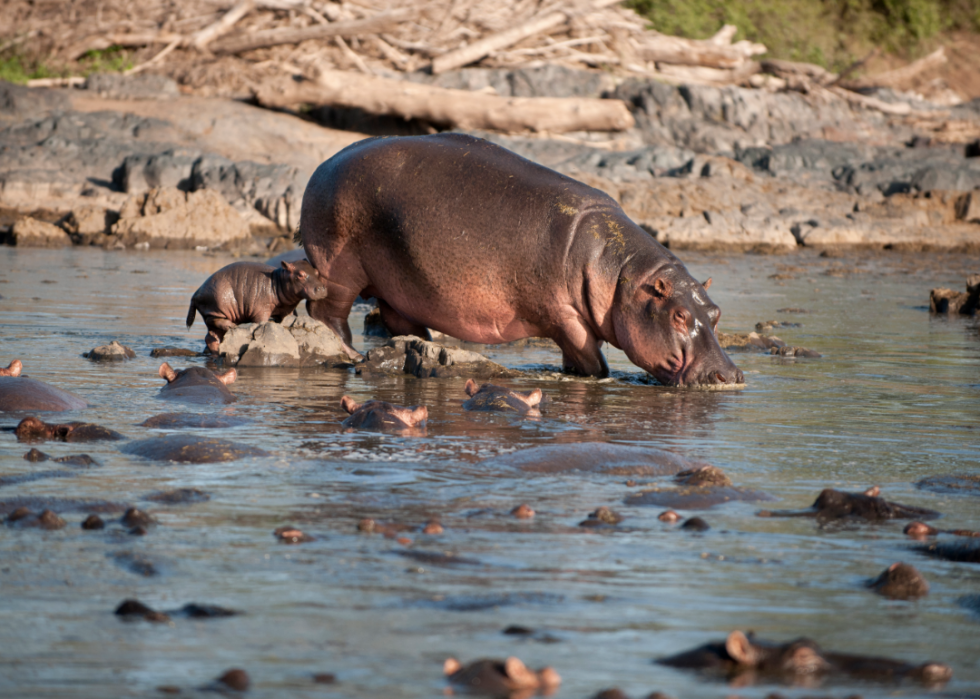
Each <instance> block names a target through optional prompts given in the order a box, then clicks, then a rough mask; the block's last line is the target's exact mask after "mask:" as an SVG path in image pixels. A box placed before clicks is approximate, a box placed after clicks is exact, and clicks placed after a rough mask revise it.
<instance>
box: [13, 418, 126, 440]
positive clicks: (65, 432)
mask: <svg viewBox="0 0 980 699" xmlns="http://www.w3.org/2000/svg"><path fill="white" fill-rule="evenodd" d="M14 434H15V435H17V440H18V441H20V442H43V441H44V440H47V439H53V440H57V441H61V442H98V441H102V440H110V441H118V440H120V439H126V438H125V437H124V436H123V435H121V434H119V433H118V432H116V431H115V430H110V429H109V428H107V427H102V426H101V425H93V424H92V423H89V422H67V423H65V424H63V425H56V424H52V423H47V422H42V421H41V420H38V419H37V418H36V417H25V418H24V419H23V420H21V421H20V424H19V425H17V429H16V430H14Z"/></svg>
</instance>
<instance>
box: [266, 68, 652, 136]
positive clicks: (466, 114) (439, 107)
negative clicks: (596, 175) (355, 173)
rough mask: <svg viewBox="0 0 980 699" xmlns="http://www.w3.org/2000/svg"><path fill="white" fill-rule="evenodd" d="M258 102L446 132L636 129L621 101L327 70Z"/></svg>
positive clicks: (270, 91) (273, 87)
mask: <svg viewBox="0 0 980 699" xmlns="http://www.w3.org/2000/svg"><path fill="white" fill-rule="evenodd" d="M256 99H257V100H258V102H259V104H262V105H263V106H266V107H274V108H287V107H294V106H296V105H299V104H315V105H331V106H336V107H348V108H357V109H362V110H364V111H365V112H368V113H370V114H389V115H392V114H393V115H397V116H400V117H403V118H405V119H421V120H423V121H426V122H429V123H430V124H434V125H438V126H444V127H451V128H458V129H467V130H470V129H490V130H494V131H504V132H511V133H513V132H522V131H539V132H540V131H547V132H551V133H563V132H568V131H622V130H625V129H628V128H630V127H631V126H633V124H634V121H633V116H632V115H631V114H630V112H629V109H627V107H626V104H625V103H624V102H622V101H620V100H611V99H609V100H607V99H588V98H558V97H499V96H497V95H488V94H483V93H478V92H469V91H467V90H447V89H444V88H439V87H432V86H430V85H419V84H417V83H412V82H408V81H400V80H391V79H388V78H380V77H374V76H365V75H356V74H351V73H345V72H342V71H334V70H325V71H321V75H320V78H319V80H317V81H312V80H306V81H301V82H288V83H286V84H283V83H282V82H277V83H274V84H267V85H264V86H262V87H260V89H259V90H258V91H257V92H256Z"/></svg>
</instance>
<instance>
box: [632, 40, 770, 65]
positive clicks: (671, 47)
mask: <svg viewBox="0 0 980 699" xmlns="http://www.w3.org/2000/svg"><path fill="white" fill-rule="evenodd" d="M765 52H766V47H765V46H763V45H762V44H752V43H749V42H747V41H740V42H738V43H737V44H731V45H727V46H726V45H723V44H720V43H715V42H714V41H712V40H711V39H709V40H707V41H699V40H697V39H684V38H682V37H679V36H667V35H666V34H655V35H653V36H651V37H647V38H644V39H643V40H642V41H640V42H639V43H638V46H637V47H636V53H637V55H638V56H639V57H640V58H642V59H643V60H645V61H653V62H654V63H668V64H673V65H682V66H702V67H705V68H738V67H739V66H741V65H742V64H743V63H744V62H745V61H746V60H748V59H749V58H751V57H752V56H756V55H759V54H762V53H765Z"/></svg>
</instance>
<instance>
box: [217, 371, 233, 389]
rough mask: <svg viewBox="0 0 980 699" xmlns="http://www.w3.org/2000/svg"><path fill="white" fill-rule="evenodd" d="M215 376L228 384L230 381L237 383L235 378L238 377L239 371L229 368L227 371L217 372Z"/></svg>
mask: <svg viewBox="0 0 980 699" xmlns="http://www.w3.org/2000/svg"><path fill="white" fill-rule="evenodd" d="M215 376H216V377H217V379H218V381H220V382H221V383H223V384H224V385H225V386H227V385H228V384H230V383H235V379H237V378H238V372H237V371H235V370H234V369H229V370H228V371H226V372H225V373H223V374H215Z"/></svg>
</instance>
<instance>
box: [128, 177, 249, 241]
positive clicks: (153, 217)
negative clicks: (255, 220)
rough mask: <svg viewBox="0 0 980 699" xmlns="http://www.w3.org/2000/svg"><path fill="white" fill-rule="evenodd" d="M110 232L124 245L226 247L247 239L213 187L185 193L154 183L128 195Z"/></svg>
mask: <svg viewBox="0 0 980 699" xmlns="http://www.w3.org/2000/svg"><path fill="white" fill-rule="evenodd" d="M112 235H113V236H114V237H115V239H117V240H118V241H120V242H121V243H122V244H124V245H126V246H127V247H129V246H132V245H135V244H138V243H147V244H149V246H150V247H151V248H166V249H185V248H194V247H197V246H204V247H208V248H218V247H227V246H229V245H231V244H235V243H239V244H241V243H245V242H247V241H249V239H250V237H251V234H250V232H249V228H248V224H247V223H246V222H245V219H243V218H242V216H241V215H240V214H239V213H238V212H237V211H235V209H233V208H232V207H231V206H230V205H229V204H228V202H226V201H225V200H224V199H223V198H222V197H221V195H220V194H218V193H217V192H215V191H214V190H209V189H205V190H201V191H197V192H190V193H185V192H182V191H180V190H178V189H175V188H172V187H157V188H154V189H151V190H150V191H149V192H147V193H146V194H139V195H136V196H134V197H131V198H129V199H128V200H127V201H126V203H125V204H123V207H122V209H121V210H120V212H119V221H117V222H116V223H115V224H114V225H113V226H112Z"/></svg>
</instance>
